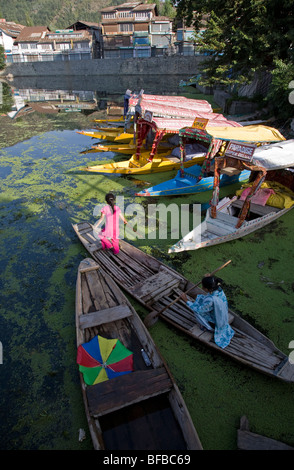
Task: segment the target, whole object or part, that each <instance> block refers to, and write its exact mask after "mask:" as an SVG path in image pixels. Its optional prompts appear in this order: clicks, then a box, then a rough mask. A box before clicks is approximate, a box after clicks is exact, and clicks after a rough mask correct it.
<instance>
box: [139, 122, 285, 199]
mask: <svg viewBox="0 0 294 470" xmlns="http://www.w3.org/2000/svg"><path fill="white" fill-rule="evenodd" d="M215 135H217V137H215ZM179 139H180V148H181V155H180V156H181V161H184V158H185V153H187V149H189V148H191V147H193V146H194V145H195V144H197V143H201V142H206V143H207V144H208V145H209V148H208V151H207V154H206V156H205V160H204V161H203V163H202V165H197V164H196V165H193V166H192V167H189V168H188V169H185V168H183V167H181V168H180V170H178V172H177V174H176V176H175V177H174V178H172V179H171V180H168V181H164V182H162V183H160V184H158V185H155V186H152V187H150V188H146V189H144V190H143V191H141V192H139V193H137V194H136V196H148V197H152V196H174V195H183V194H197V193H200V192H204V191H209V190H212V189H213V183H214V175H213V172H212V171H211V169H212V166H213V162H214V158H215V157H219V156H222V155H223V154H224V152H225V149H226V146H227V143H228V142H229V141H230V140H231V139H233V140H234V141H236V140H238V141H240V142H254V143H255V144H258V145H264V144H266V143H268V142H278V141H282V140H285V138H284V137H283V136H282V134H280V132H279V131H278V130H277V129H274V128H270V127H267V126H246V127H241V128H240V127H238V128H237V129H236V128H235V127H224V128H223V132H222V133H220V131H219V129H218V128H216V127H211V128H210V129H209V131H207V130H205V129H197V128H195V127H194V128H191V127H186V128H183V129H180V131H179ZM235 173H236V174H221V175H220V181H219V187H223V186H228V185H231V184H235V183H238V182H244V181H247V180H248V178H249V175H250V171H248V170H246V169H245V170H243V171H242V172H235Z"/></svg>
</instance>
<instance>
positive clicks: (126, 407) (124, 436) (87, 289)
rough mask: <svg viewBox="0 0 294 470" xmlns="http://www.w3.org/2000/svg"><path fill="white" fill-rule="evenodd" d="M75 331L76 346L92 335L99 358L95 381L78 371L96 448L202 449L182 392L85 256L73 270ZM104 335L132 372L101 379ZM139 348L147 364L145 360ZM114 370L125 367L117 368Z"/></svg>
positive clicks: (113, 288) (125, 304) (128, 309)
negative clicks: (122, 354)
mask: <svg viewBox="0 0 294 470" xmlns="http://www.w3.org/2000/svg"><path fill="white" fill-rule="evenodd" d="M76 331H77V346H78V348H79V347H80V345H83V344H85V343H86V345H87V344H89V341H91V340H93V338H95V339H94V340H93V341H96V340H97V342H99V348H100V350H99V353H100V352H101V357H103V359H102V360H101V359H97V358H96V361H97V363H98V364H99V360H100V361H101V362H102V361H104V363H103V367H101V368H100V369H103V368H104V371H105V372H104V371H103V372H104V374H105V376H104V377H103V379H104V380H103V381H101V382H100V381H99V380H95V381H96V382H97V383H95V384H93V385H89V384H88V385H87V384H86V383H85V380H84V370H83V371H80V379H81V385H82V393H83V399H84V404H85V410H86V415H87V420H88V425H89V430H90V433H91V438H92V442H93V446H94V448H95V449H96V450H153V451H154V450H167V449H170V450H175V449H178V450H179V449H183V450H192V449H193V450H202V445H201V443H200V440H199V437H198V435H197V432H196V430H195V428H194V425H193V422H192V419H191V417H190V414H189V412H188V409H187V407H186V405H185V403H184V401H183V398H182V395H181V394H180V392H179V389H178V387H177V385H176V383H175V382H174V379H173V377H172V376H171V374H170V372H169V370H168V368H167V366H166V365H165V363H164V361H163V359H162V357H161V355H160V353H159V352H158V350H157V348H156V346H155V344H154V342H153V340H152V338H151V336H150V334H149V332H148V330H147V329H146V327H145V326H144V324H143V322H142V321H141V319H140V317H139V316H138V314H137V313H136V311H135V310H134V308H133V307H132V305H131V304H130V303H129V301H128V300H127V298H126V297H125V296H124V295H123V293H122V292H121V290H120V289H119V288H118V286H117V285H116V284H115V282H114V281H113V280H112V279H111V277H110V276H109V275H108V274H106V273H105V272H104V270H103V269H102V268H101V267H100V266H99V265H98V264H97V263H96V262H95V261H94V260H93V259H89V258H88V259H85V260H83V261H82V262H81V263H80V265H79V270H78V276H77V286H76ZM97 335H99V336H97ZM101 338H102V342H101ZM110 339H112V340H113V341H115V340H119V341H120V342H121V343H122V345H123V348H127V351H128V354H129V355H130V353H132V361H131V362H132V363H133V371H132V372H130V371H129V369H128V372H129V373H124V374H123V375H117V376H115V377H112V378H110V379H109V380H106V379H107V375H106V372H107V371H108V370H110V371H111V372H110V373H111V374H112V373H113V372H114V370H115V366H114V365H113V363H112V362H111V361H110V360H109V362H110V364H108V363H107V360H108V359H107V357H106V356H104V354H103V351H102V345H103V344H104V343H105V341H106V342H107V343H108V341H107V340H110ZM111 344H112V343H111ZM112 347H113V346H112ZM115 347H116V346H115ZM82 348H83V346H82ZM142 349H143V350H144V351H145V353H146V354H147V356H148V358H149V360H150V365H146V364H145V362H144V360H143V357H142V353H141V350H142ZM87 354H88V350H87ZM117 354H118V353H117ZM79 357H80V356H79V350H78V358H79ZM92 357H93V356H92ZM117 361H118V359H116V360H115V362H117ZM81 362H82V361H80V363H81ZM92 370H93V367H92ZM120 371H121V373H123V372H125V369H124V368H123V367H120ZM91 372H92V371H91ZM86 382H88V381H87V380H86Z"/></svg>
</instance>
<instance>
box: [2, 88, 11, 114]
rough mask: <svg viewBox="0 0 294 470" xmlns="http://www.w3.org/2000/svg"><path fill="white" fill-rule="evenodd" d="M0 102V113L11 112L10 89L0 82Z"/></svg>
mask: <svg viewBox="0 0 294 470" xmlns="http://www.w3.org/2000/svg"><path fill="white" fill-rule="evenodd" d="M0 86H1V101H0V113H8V112H9V111H11V107H12V105H13V97H12V93H11V88H10V87H9V85H7V83H4V82H1V83H0Z"/></svg>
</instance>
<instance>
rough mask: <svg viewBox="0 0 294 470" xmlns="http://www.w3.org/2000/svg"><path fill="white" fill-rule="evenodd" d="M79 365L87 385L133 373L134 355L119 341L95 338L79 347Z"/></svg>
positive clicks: (100, 337)
mask: <svg viewBox="0 0 294 470" xmlns="http://www.w3.org/2000/svg"><path fill="white" fill-rule="evenodd" d="M77 363H78V364H79V370H80V371H81V372H82V373H83V376H84V381H85V383H86V384H87V385H94V384H97V383H100V382H104V381H105V380H108V379H112V378H114V377H117V376H119V375H124V374H129V373H130V372H132V371H133V353H132V352H131V351H129V350H128V349H127V348H126V347H125V346H124V345H123V344H122V343H121V342H120V341H119V340H118V339H106V338H103V337H102V336H99V335H97V336H95V337H94V338H93V339H91V341H89V342H88V343H84V344H81V345H80V346H79V347H78V353H77Z"/></svg>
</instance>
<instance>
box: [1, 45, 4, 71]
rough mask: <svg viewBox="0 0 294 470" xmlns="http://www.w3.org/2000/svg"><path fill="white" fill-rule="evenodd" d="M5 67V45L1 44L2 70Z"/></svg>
mask: <svg viewBox="0 0 294 470" xmlns="http://www.w3.org/2000/svg"><path fill="white" fill-rule="evenodd" d="M4 68H5V53H4V47H3V46H0V70H3V69H4Z"/></svg>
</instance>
